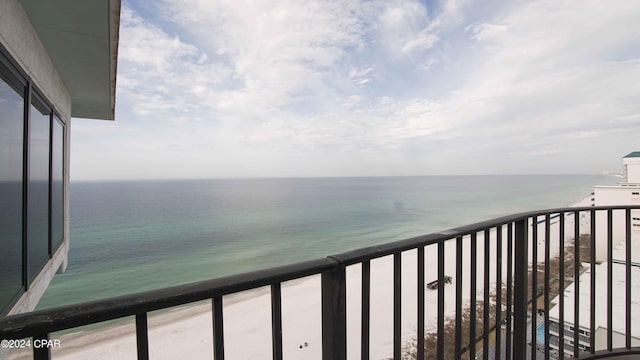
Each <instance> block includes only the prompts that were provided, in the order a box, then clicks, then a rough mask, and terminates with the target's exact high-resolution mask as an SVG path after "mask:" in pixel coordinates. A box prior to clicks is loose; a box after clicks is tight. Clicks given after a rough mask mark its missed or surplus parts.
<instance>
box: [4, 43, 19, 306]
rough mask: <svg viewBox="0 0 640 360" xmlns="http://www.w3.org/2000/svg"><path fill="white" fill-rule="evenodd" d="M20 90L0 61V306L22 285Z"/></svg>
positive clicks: (7, 301) (16, 292) (17, 83)
mask: <svg viewBox="0 0 640 360" xmlns="http://www.w3.org/2000/svg"><path fill="white" fill-rule="evenodd" d="M0 60H2V59H1V55H0ZM24 91H25V88H24V85H22V84H20V83H19V82H18V81H17V79H14V78H13V77H12V75H11V74H10V73H9V71H8V69H7V68H6V67H4V66H3V65H2V62H0V204H2V206H0V247H1V250H0V310H2V308H4V307H5V304H8V303H10V302H11V301H12V299H13V298H14V297H15V296H16V295H17V294H18V293H19V292H20V290H21V289H22V209H23V207H22V192H23V188H22V182H23V162H24V161H23V159H24V156H23V153H24V147H23V146H24V145H23V143H24V142H23V138H24V98H23V94H24Z"/></svg>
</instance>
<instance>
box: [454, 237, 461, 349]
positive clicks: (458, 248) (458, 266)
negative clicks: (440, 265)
mask: <svg viewBox="0 0 640 360" xmlns="http://www.w3.org/2000/svg"><path fill="white" fill-rule="evenodd" d="M462 261H463V259H462V236H458V237H457V238H456V346H455V348H456V350H455V360H460V359H461V358H462V351H460V349H462Z"/></svg>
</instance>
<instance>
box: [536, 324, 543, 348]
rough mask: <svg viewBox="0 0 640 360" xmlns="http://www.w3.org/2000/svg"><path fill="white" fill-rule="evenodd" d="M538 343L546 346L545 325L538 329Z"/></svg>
mask: <svg viewBox="0 0 640 360" xmlns="http://www.w3.org/2000/svg"><path fill="white" fill-rule="evenodd" d="M536 341H537V342H538V344H544V325H540V326H538V327H537V328H536Z"/></svg>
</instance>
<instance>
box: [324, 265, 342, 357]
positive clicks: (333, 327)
mask: <svg viewBox="0 0 640 360" xmlns="http://www.w3.org/2000/svg"><path fill="white" fill-rule="evenodd" d="M321 284H322V359H323V360H345V359H346V358H347V280H346V271H345V266H344V265H343V264H336V266H334V267H332V268H331V269H329V270H325V271H323V272H322V276H321Z"/></svg>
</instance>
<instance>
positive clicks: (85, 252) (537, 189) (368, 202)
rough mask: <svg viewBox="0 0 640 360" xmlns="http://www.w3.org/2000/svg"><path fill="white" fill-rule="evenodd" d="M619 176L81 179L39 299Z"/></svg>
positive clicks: (170, 278) (484, 209)
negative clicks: (64, 256) (58, 258)
mask: <svg viewBox="0 0 640 360" xmlns="http://www.w3.org/2000/svg"><path fill="white" fill-rule="evenodd" d="M617 181H618V179H617V178H615V177H609V176H587V175H580V176H577V175H576V176H569V175H564V176H555V175H554V176H551V175H549V176H546V175H545V176H430V177H366V178H308V179H246V180H181V181H113V182H72V183H71V185H70V191H71V204H70V206H71V225H70V242H71V243H70V244H71V250H70V253H69V266H68V268H67V271H66V272H65V273H64V274H58V275H56V277H55V278H54V280H53V281H52V283H51V285H50V286H49V288H48V289H47V291H46V293H45V294H44V297H43V298H42V300H41V302H40V304H39V308H46V307H52V306H58V305H63V304H69V303H76V302H81V301H89V300H95V299H100V298H104V297H109V296H116V295H123V294H127V293H133V292H138V291H143V290H149V289H154V288H160V287H165V286H171V285H177V284H181V283H186V282H192V281H197V280H203V279H209V278H212V277H219V276H223V275H230V274H235V273H241V272H245V271H250V270H257V269H260V268H265V267H271V266H276V265H284V264H288V263H293V262H297V261H302V260H308V259H312V258H318V257H322V256H327V255H331V254H336V253H340V252H343V251H346V250H350V249H356V248H360V247H364V246H370V245H374V244H379V243H384V242H389V241H394V240H401V239H404V238H408V237H412V236H417V235H422V234H427V233H431V232H434V231H440V230H445V229H448V228H452V227H455V226H460V225H465V224H470V223H473V222H477V221H482V220H488V219H491V218H495V217H499V216H502V215H506V214H510V213H514V212H520V211H527V210H534V209H543V208H553V207H561V206H568V205H570V204H571V203H573V202H575V201H576V200H579V199H581V198H584V197H586V196H588V194H589V192H590V191H591V190H590V187H591V186H592V185H596V184H601V185H607V184H613V183H615V182H617Z"/></svg>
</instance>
